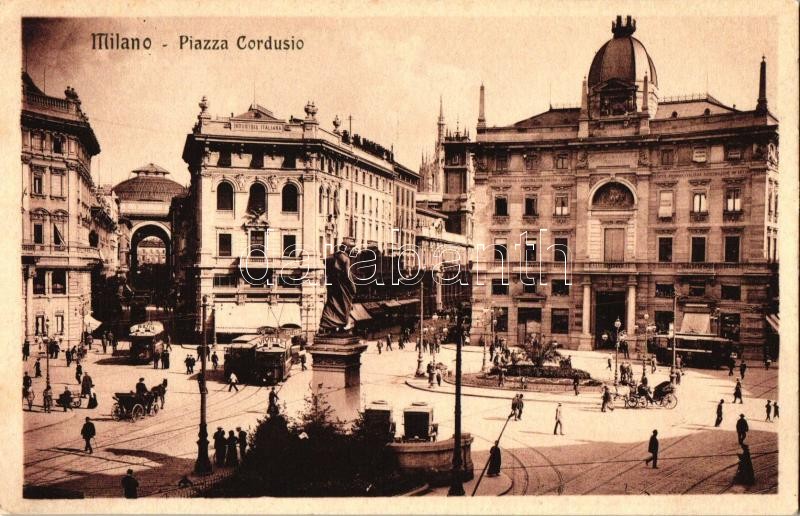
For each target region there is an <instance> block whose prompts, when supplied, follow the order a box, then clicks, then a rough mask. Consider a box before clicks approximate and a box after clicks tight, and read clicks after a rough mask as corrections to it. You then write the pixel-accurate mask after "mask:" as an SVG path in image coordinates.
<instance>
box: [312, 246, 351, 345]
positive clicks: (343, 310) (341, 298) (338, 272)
mask: <svg viewBox="0 0 800 516" xmlns="http://www.w3.org/2000/svg"><path fill="white" fill-rule="evenodd" d="M354 246H355V241H354V240H353V239H352V238H349V237H347V238H345V239H343V240H342V243H341V244H340V245H339V246H338V247H337V248H336V250H335V251H334V253H333V255H331V256H328V257H327V258H326V259H325V275H326V280H327V291H328V292H327V294H328V295H327V299H326V301H325V308H324V309H323V310H322V318H321V319H320V322H319V334H320V335H342V336H344V335H349V334H350V328H349V326H350V312H351V311H352V309H353V297H354V296H355V293H356V284H355V282H354V281H353V277H352V275H351V273H350V250H351V249H352V248H353V247H354Z"/></svg>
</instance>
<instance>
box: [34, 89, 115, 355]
mask: <svg viewBox="0 0 800 516" xmlns="http://www.w3.org/2000/svg"><path fill="white" fill-rule="evenodd" d="M21 130H22V166H21V174H22V199H21V203H22V206H21V208H22V270H23V285H22V293H23V299H22V301H23V306H24V307H25V312H24V318H23V334H24V335H25V338H26V339H29V340H32V339H33V337H34V336H35V335H39V336H44V335H49V336H51V337H56V338H61V339H62V340H63V342H64V343H65V344H76V343H77V342H78V341H79V339H80V336H81V332H82V331H83V330H84V329H85V327H86V326H85V324H84V322H85V321H86V320H89V317H91V314H92V301H93V299H92V286H93V284H94V283H96V282H97V281H99V280H100V279H101V278H104V277H106V276H109V275H114V274H115V273H116V269H117V267H118V265H119V264H118V261H117V258H118V253H119V246H120V244H121V241H123V240H124V238H121V235H122V233H121V230H120V227H119V226H118V223H117V222H118V219H117V211H116V208H117V206H116V205H115V200H114V199H113V197H109V196H108V195H106V193H104V192H103V191H101V190H98V189H97V188H96V186H95V184H94V182H93V180H92V175H91V159H92V156H95V155H97V154H98V153H99V152H100V145H99V144H98V142H97V138H96V137H95V134H94V131H93V130H92V127H91V125H90V124H89V120H88V118H87V117H86V115H85V114H84V112H83V110H82V108H81V101H80V98H79V97H78V94H77V93H76V92H75V90H74V89H72V88H69V87H68V88H67V89H66V90H65V92H64V97H63V98H62V97H53V96H50V95H46V94H45V93H44V92H43V91H42V90H40V89H39V88H38V87H37V86H36V85H35V84H34V83H33V81H32V80H31V78H30V77H29V76H28V74H26V73H23V76H22V115H21ZM95 301H97V302H99V300H95Z"/></svg>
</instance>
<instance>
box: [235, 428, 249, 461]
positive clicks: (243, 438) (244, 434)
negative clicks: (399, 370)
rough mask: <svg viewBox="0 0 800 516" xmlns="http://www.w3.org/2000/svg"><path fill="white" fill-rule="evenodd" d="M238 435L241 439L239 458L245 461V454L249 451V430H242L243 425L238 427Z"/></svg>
mask: <svg viewBox="0 0 800 516" xmlns="http://www.w3.org/2000/svg"><path fill="white" fill-rule="evenodd" d="M236 433H237V435H236V437H237V439H238V440H239V459H240V460H241V461H244V454H245V452H246V451H247V432H245V431H244V430H242V427H240V426H237V427H236Z"/></svg>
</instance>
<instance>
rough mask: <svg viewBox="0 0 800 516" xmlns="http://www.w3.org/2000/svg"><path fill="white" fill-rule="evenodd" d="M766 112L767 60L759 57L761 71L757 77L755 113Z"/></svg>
mask: <svg viewBox="0 0 800 516" xmlns="http://www.w3.org/2000/svg"><path fill="white" fill-rule="evenodd" d="M766 112H767V58H766V57H764V56H761V69H760V71H759V75H758V103H757V104H756V113H766Z"/></svg>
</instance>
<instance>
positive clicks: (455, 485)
mask: <svg viewBox="0 0 800 516" xmlns="http://www.w3.org/2000/svg"><path fill="white" fill-rule="evenodd" d="M456 310H457V311H456V314H455V326H456V332H457V335H458V338H457V339H456V404H455V432H454V435H453V476H452V478H451V483H450V489H449V490H448V491H447V496H464V484H463V483H462V473H461V471H462V466H461V464H462V462H461V347H462V345H463V344H464V331H463V328H462V322H463V321H462V316H461V313H460V310H458V309H456Z"/></svg>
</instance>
